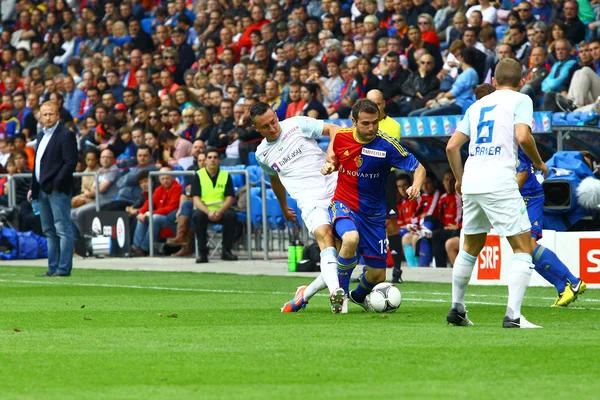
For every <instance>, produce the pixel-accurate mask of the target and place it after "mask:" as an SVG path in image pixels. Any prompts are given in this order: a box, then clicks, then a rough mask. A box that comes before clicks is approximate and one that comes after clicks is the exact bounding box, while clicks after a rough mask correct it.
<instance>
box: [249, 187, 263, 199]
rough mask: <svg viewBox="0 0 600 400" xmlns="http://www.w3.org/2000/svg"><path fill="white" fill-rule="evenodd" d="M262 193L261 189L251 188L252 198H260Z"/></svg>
mask: <svg viewBox="0 0 600 400" xmlns="http://www.w3.org/2000/svg"><path fill="white" fill-rule="evenodd" d="M260 191H261V187H260V186H258V187H251V188H250V197H252V196H257V197H260Z"/></svg>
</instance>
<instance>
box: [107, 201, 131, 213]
mask: <svg viewBox="0 0 600 400" xmlns="http://www.w3.org/2000/svg"><path fill="white" fill-rule="evenodd" d="M132 204H133V203H132V202H130V201H125V200H113V201H111V202H110V203H108V204H106V205H104V206H102V207H101V208H100V209H101V210H102V211H125V209H126V208H127V207H128V206H130V205H132Z"/></svg>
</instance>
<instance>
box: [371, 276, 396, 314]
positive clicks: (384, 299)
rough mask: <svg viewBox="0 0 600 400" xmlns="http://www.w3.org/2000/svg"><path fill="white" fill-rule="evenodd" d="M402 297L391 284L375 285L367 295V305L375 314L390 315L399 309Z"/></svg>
mask: <svg viewBox="0 0 600 400" xmlns="http://www.w3.org/2000/svg"><path fill="white" fill-rule="evenodd" d="M401 303H402V295H401V294H400V290H398V288H397V287H396V286H394V285H392V284H391V283H386V282H383V283H380V284H378V285H376V286H375V287H374V288H373V290H372V291H371V294H370V295H369V304H370V306H371V308H372V309H373V310H374V311H375V312H379V313H392V312H394V311H396V310H397V309H398V307H400V304H401Z"/></svg>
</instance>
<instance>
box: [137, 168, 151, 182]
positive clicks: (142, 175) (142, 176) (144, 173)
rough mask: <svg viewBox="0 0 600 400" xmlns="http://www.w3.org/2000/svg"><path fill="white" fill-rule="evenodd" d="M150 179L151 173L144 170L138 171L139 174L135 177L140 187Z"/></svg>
mask: <svg viewBox="0 0 600 400" xmlns="http://www.w3.org/2000/svg"><path fill="white" fill-rule="evenodd" d="M149 178H150V171H149V170H147V169H143V170H141V171H138V173H137V174H136V175H135V181H136V182H137V184H138V185H139V184H140V183H141V182H142V181H143V180H147V179H149Z"/></svg>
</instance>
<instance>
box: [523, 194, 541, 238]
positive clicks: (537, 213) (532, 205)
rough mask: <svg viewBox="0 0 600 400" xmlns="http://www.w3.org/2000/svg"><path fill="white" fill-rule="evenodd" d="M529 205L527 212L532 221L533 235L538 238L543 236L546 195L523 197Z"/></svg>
mask: <svg viewBox="0 0 600 400" xmlns="http://www.w3.org/2000/svg"><path fill="white" fill-rule="evenodd" d="M523 200H525V205H526V206H527V214H528V215H529V221H531V237H532V238H534V239H536V240H538V239H541V238H542V218H543V212H544V196H538V197H523Z"/></svg>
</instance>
